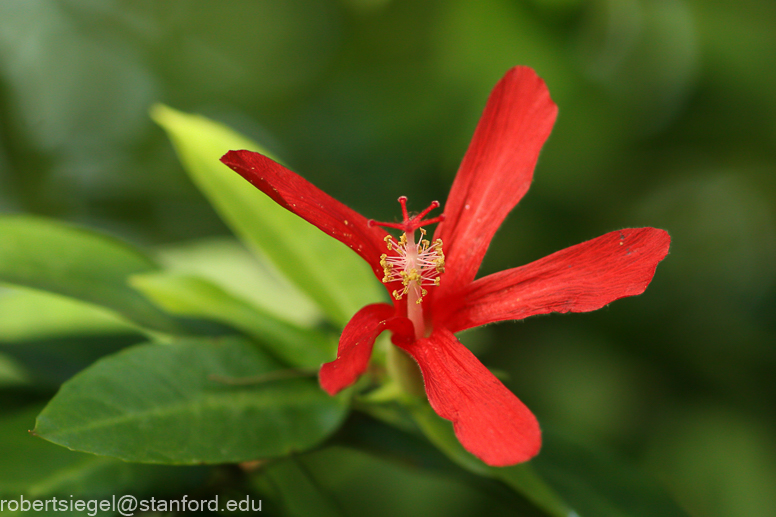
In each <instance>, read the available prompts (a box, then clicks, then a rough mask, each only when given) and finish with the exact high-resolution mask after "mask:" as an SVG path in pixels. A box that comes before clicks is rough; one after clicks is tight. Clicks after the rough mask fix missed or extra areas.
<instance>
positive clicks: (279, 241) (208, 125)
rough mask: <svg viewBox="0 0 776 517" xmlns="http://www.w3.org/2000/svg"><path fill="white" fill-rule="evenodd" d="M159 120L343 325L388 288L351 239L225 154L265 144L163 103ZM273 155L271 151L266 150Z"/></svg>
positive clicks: (215, 195) (246, 228)
mask: <svg viewBox="0 0 776 517" xmlns="http://www.w3.org/2000/svg"><path fill="white" fill-rule="evenodd" d="M152 117H153V119H154V120H155V121H156V122H157V123H158V124H159V125H161V126H162V127H163V128H164V129H165V130H166V131H167V132H168V134H169V135H170V138H171V139H172V141H173V143H174V144H175V148H176V150H177V152H178V155H179V156H180V158H181V161H182V162H183V165H184V167H185V168H186V170H187V171H188V173H189V175H190V176H191V178H192V180H193V181H194V183H196V184H197V186H198V187H199V189H200V190H201V191H202V192H203V193H204V194H205V195H206V196H207V197H208V199H209V200H210V202H211V203H212V204H213V206H214V207H215V209H216V210H217V211H218V213H219V214H220V215H221V217H222V218H223V219H224V221H225V222H226V223H227V224H228V225H229V226H230V227H231V228H232V230H233V231H234V232H235V234H237V236H238V237H240V239H242V240H243V241H244V242H245V243H246V244H247V245H248V246H249V247H250V248H251V249H252V250H253V251H254V252H257V253H260V254H264V255H266V256H267V257H268V258H269V259H270V260H271V261H272V263H273V264H274V265H275V267H277V268H278V270H280V271H281V272H282V273H283V274H285V275H286V276H287V277H288V278H289V279H290V280H292V281H293V282H294V283H295V284H296V285H297V286H299V288H300V289H302V290H303V291H304V292H306V293H307V294H308V295H309V296H310V297H311V298H312V299H313V300H315V301H316V302H317V303H318V305H319V306H320V307H321V309H322V310H323V311H324V312H325V313H326V314H327V315H328V316H329V318H331V320H332V321H333V322H335V323H336V324H338V325H344V324H345V323H346V322H347V320H348V319H349V318H350V317H351V316H352V315H353V314H355V312H356V311H358V310H359V309H360V308H361V307H363V306H364V305H367V304H369V303H374V302H376V301H380V300H381V299H382V297H383V295H384V293H383V292H382V289H381V288H380V286H379V285H378V283H377V281H376V280H375V278H374V275H373V273H372V271H371V269H370V268H369V267H368V266H367V264H366V263H365V262H364V261H363V260H362V259H361V258H360V257H358V256H357V255H356V254H355V253H353V252H352V251H351V250H350V249H348V247H347V246H345V245H344V244H342V243H340V242H337V241H336V240H335V239H332V238H331V237H329V236H327V235H326V234H324V233H323V232H321V231H320V230H318V229H317V228H315V227H314V226H312V225H311V224H309V223H307V222H306V221H304V220H303V219H301V218H299V217H297V216H296V215H294V214H292V213H291V212H289V211H287V210H286V209H285V208H281V207H280V206H279V205H277V204H276V203H275V202H274V201H272V200H271V199H270V198H269V197H268V196H266V195H264V194H263V193H262V192H260V191H258V190H257V189H256V188H255V187H253V186H252V185H251V184H250V183H248V182H247V181H245V180H244V179H243V178H242V177H240V175H239V174H237V173H235V172H233V171H232V170H231V169H229V168H228V167H226V166H225V165H223V164H222V163H221V162H220V161H219V158H221V156H223V155H224V154H225V153H226V152H227V151H229V150H234V149H249V150H253V151H259V152H264V151H263V150H262V149H261V148H260V147H259V146H258V145H256V144H255V143H253V142H251V141H250V140H248V139H246V138H245V137H243V136H241V135H239V134H237V133H236V132H234V131H232V130H231V129H229V128H227V127H225V126H223V125H221V124H218V123H216V122H213V121H211V120H208V119H206V118H204V117H199V116H195V115H189V114H185V113H181V112H179V111H175V110H173V109H171V108H168V107H166V106H162V105H157V106H156V107H155V108H154V109H153V111H152ZM265 154H266V153H265Z"/></svg>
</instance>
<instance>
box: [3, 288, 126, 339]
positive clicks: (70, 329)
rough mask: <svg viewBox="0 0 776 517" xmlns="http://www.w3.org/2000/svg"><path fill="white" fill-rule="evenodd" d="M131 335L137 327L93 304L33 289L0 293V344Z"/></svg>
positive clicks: (10, 290) (9, 290)
mask: <svg viewBox="0 0 776 517" xmlns="http://www.w3.org/2000/svg"><path fill="white" fill-rule="evenodd" d="M132 332H138V328H137V327H135V326H134V325H131V324H130V323H129V322H127V320H125V319H124V318H121V317H119V316H117V315H116V314H115V313H114V312H111V311H109V310H106V309H104V308H102V307H99V306H97V305H92V304H90V303H84V302H81V301H78V300H75V299H73V298H67V297H64V296H60V295H58V294H52V293H48V292H45V291H36V290H33V289H23V288H20V289H8V290H6V291H4V292H0V342H10V341H31V340H38V339H47V338H55V337H62V336H84V335H90V336H91V335H107V334H128V333H132Z"/></svg>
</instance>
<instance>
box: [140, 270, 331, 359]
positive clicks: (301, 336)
mask: <svg viewBox="0 0 776 517" xmlns="http://www.w3.org/2000/svg"><path fill="white" fill-rule="evenodd" d="M130 283H131V284H132V285H133V286H134V287H136V288H137V289H138V290H139V291H141V292H143V293H144V294H145V295H146V296H147V297H148V298H149V299H150V300H153V301H154V302H156V303H157V304H158V305H159V306H160V307H162V308H163V309H165V310H166V311H168V312H170V313H171V314H176V315H179V316H186V317H190V318H203V319H209V320H213V321H217V322H219V323H224V324H226V325H231V326H233V327H234V328H236V329H239V330H241V331H243V332H244V333H245V334H247V335H249V336H252V337H254V338H256V339H257V340H258V341H259V342H260V343H261V344H262V345H263V346H264V348H265V349H266V350H267V351H268V352H269V353H270V354H272V355H273V356H274V357H277V358H278V359H280V360H281V361H283V362H285V363H286V364H289V365H291V366H298V367H313V368H315V367H317V366H320V365H321V364H322V363H324V362H326V361H329V360H331V359H332V358H333V357H334V356H335V355H336V342H335V340H333V339H332V338H329V337H328V336H326V335H325V334H323V333H321V332H318V331H315V330H310V329H306V328H303V327H299V326H296V325H293V324H291V323H286V322H284V321H282V320H279V319H277V318H275V317H274V316H272V315H271V314H268V313H266V312H264V311H262V310H261V309H259V308H258V307H256V306H255V305H252V304H250V303H249V302H247V301H245V300H243V299H240V298H238V297H236V296H233V295H231V294H230V293H228V292H226V291H225V290H224V289H222V288H221V287H219V286H218V285H216V284H214V283H212V282H210V281H209V280H205V279H204V278H199V277H196V276H187V275H171V274H166V273H154V274H148V275H136V276H134V277H132V278H131V280H130Z"/></svg>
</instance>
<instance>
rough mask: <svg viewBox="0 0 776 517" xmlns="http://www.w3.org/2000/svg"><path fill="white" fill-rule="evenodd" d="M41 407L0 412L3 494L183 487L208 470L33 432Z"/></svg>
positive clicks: (36, 495)
mask: <svg viewBox="0 0 776 517" xmlns="http://www.w3.org/2000/svg"><path fill="white" fill-rule="evenodd" d="M40 409H41V408H40V407H39V406H34V407H30V408H27V409H24V410H21V411H18V412H15V413H13V414H11V415H3V416H2V417H0V441H2V443H3V454H0V495H2V496H12V497H19V496H20V495H24V496H25V497H28V498H42V497H48V496H53V495H57V496H58V495H66V496H67V495H75V496H82V497H83V496H92V497H99V496H109V495H113V494H123V493H134V494H139V493H147V492H149V491H151V490H155V491H157V492H158V488H159V486H164V487H165V488H166V489H171V490H174V489H176V488H178V489H181V488H184V487H185V486H186V485H191V484H192V483H194V484H197V483H199V482H202V481H204V478H205V474H206V472H205V469H194V468H190V467H189V468H175V467H166V466H161V465H140V464H131V463H126V462H124V461H120V460H117V459H113V458H106V457H104V456H94V455H92V454H83V453H79V452H73V451H68V450H65V449H63V448H61V447H57V446H55V445H53V444H50V443H48V442H45V441H43V440H40V439H38V438H35V437H34V436H30V434H29V432H28V429H30V428H31V427H32V426H33V425H34V424H35V415H37V414H38V413H39V412H40Z"/></svg>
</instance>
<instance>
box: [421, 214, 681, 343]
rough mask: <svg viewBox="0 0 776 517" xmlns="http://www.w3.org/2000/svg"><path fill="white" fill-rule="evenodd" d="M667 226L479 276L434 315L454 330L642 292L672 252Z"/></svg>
mask: <svg viewBox="0 0 776 517" xmlns="http://www.w3.org/2000/svg"><path fill="white" fill-rule="evenodd" d="M670 244H671V238H670V237H669V235H668V233H667V232H665V231H664V230H658V229H655V228H635V229H633V228H631V229H625V230H620V231H615V232H611V233H607V234H606V235H602V236H601V237H598V238H596V239H593V240H590V241H587V242H583V243H581V244H577V245H576V246H572V247H570V248H566V249H565V250H561V251H558V252H557V253H553V254H552V255H549V256H547V257H545V258H543V259H540V260H537V261H535V262H532V263H530V264H527V265H525V266H522V267H518V268H514V269H509V270H506V271H501V272H499V273H495V274H493V275H489V276H486V277H484V278H480V279H478V280H476V281H475V282H474V283H472V284H470V286H469V287H467V288H466V289H464V291H463V292H461V293H460V298H458V300H459V301H460V305H458V307H457V308H456V307H455V301H453V300H449V302H450V303H449V304H448V305H446V306H445V305H441V306H440V307H439V308H436V307H435V311H436V314H435V318H436V319H437V321H438V322H439V323H436V324H444V325H446V326H447V328H449V329H450V330H452V331H453V332H458V331H460V330H464V329H467V328H471V327H477V326H479V325H485V324H486V323H491V322H494V321H501V320H519V319H523V318H527V317H528V316H533V315H534V314H546V313H549V312H587V311H593V310H596V309H600V308H601V307H603V306H604V305H606V304H608V303H611V302H613V301H614V300H617V299H619V298H624V297H626V296H634V295H637V294H641V293H643V292H644V290H645V289H646V288H647V285H649V282H650V281H652V277H653V275H654V274H655V268H656V267H657V264H658V262H660V261H661V260H663V258H664V257H665V256H666V254H668V247H669V245H670Z"/></svg>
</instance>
